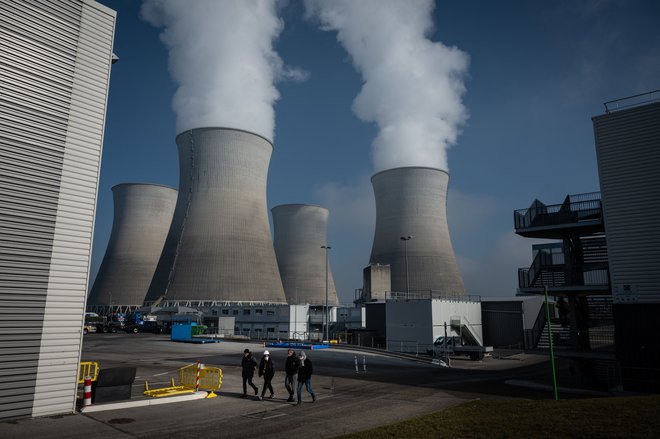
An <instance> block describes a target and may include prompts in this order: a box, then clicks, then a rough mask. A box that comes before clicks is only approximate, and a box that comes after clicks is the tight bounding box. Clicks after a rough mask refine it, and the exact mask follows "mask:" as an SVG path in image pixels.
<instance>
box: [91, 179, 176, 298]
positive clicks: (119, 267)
mask: <svg viewBox="0 0 660 439" xmlns="http://www.w3.org/2000/svg"><path fill="white" fill-rule="evenodd" d="M112 195H113V198H114V209H115V212H114V219H113V223H112V232H111V234H110V241H109V242H108V248H107V249H106V251H105V256H104V257H103V262H102V263H101V267H100V269H99V272H98V274H97V275H96V279H95V280H94V286H93V287H92V290H91V292H90V295H89V299H88V300H87V304H88V306H111V305H112V306H119V307H123V306H141V305H142V303H143V302H144V297H145V296H146V295H147V290H148V289H149V284H150V283H151V278H152V277H153V275H154V270H155V269H156V265H157V264H158V259H159V258H160V254H161V252H162V251H163V245H164V244H165V238H166V237H167V232H168V231H169V229H170V224H171V223H172V215H173V214H174V206H175V205H176V198H177V191H176V190H175V189H172V188H169V187H166V186H160V185H155V184H139V183H125V184H118V185H116V186H114V187H113V188H112Z"/></svg>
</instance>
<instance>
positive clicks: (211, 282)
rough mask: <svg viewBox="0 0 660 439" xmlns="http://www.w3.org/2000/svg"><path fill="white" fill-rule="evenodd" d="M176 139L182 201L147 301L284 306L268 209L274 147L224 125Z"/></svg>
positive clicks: (202, 129) (254, 135)
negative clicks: (267, 179)
mask: <svg viewBox="0 0 660 439" xmlns="http://www.w3.org/2000/svg"><path fill="white" fill-rule="evenodd" d="M176 143H177V145H178V147H179V166H180V168H179V170H180V173H179V198H178V201H177V205H176V209H175V211H174V218H173V219H172V226H171V227H170V231H169V234H168V236H167V240H166V242H165V247H164V248H163V253H162V255H161V257H160V261H159V262H158V267H157V268H156V273H155V274H154V278H153V280H152V282H151V286H150V287H149V292H148V294H147V298H146V300H145V301H146V302H153V301H155V300H156V299H158V298H160V297H162V296H165V300H166V301H181V300H184V301H186V300H198V301H224V302H243V301H256V302H268V303H286V299H285V296H284V289H283V288H282V280H281V279H280V273H279V271H278V269H277V261H276V259H275V251H274V249H273V241H272V239H271V234H270V226H269V223H268V209H267V207H266V177H267V174H268V164H269V162H270V156H271V153H272V150H273V145H272V144H271V143H270V142H269V141H268V140H266V139H265V138H263V137H261V136H258V135H256V134H252V133H249V132H246V131H241V130H236V129H228V128H196V129H193V130H190V131H185V132H183V133H181V134H179V135H178V136H177V138H176Z"/></svg>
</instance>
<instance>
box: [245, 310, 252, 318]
mask: <svg viewBox="0 0 660 439" xmlns="http://www.w3.org/2000/svg"><path fill="white" fill-rule="evenodd" d="M251 311H252V310H250V309H244V310H243V315H244V316H249V315H250V314H251Z"/></svg>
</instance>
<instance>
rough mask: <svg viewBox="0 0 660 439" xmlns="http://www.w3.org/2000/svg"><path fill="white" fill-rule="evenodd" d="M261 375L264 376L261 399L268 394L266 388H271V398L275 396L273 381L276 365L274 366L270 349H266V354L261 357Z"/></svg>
mask: <svg viewBox="0 0 660 439" xmlns="http://www.w3.org/2000/svg"><path fill="white" fill-rule="evenodd" d="M259 376H260V377H261V376H263V377H264V386H263V388H262V389H261V396H260V397H259V399H263V398H264V396H265V395H266V389H268V390H270V396H269V398H272V397H274V396H275V392H273V385H272V384H271V382H272V381H273V376H275V367H274V366H273V359H272V358H270V352H268V351H264V356H263V357H261V363H260V364H259Z"/></svg>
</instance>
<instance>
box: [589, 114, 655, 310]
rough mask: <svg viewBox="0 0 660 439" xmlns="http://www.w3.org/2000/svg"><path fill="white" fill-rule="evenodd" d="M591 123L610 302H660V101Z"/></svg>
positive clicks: (604, 116) (599, 117)
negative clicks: (601, 210) (604, 237)
mask: <svg viewBox="0 0 660 439" xmlns="http://www.w3.org/2000/svg"><path fill="white" fill-rule="evenodd" d="M593 124H594V132H595V138H596V152H597V155H598V172H599V174H600V187H601V194H602V201H603V214H604V219H605V233H606V235H607V251H608V254H609V265H610V280H611V285H612V294H613V300H614V301H615V302H618V303H643V302H647V303H660V220H659V218H660V203H659V202H658V200H660V102H656V103H652V104H646V105H641V106H638V107H633V108H628V109H625V110H620V111H615V112H612V113H608V114H603V115H601V116H597V117H594V118H593Z"/></svg>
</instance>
